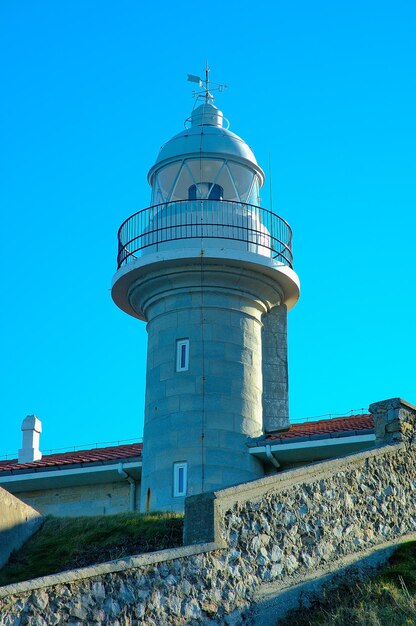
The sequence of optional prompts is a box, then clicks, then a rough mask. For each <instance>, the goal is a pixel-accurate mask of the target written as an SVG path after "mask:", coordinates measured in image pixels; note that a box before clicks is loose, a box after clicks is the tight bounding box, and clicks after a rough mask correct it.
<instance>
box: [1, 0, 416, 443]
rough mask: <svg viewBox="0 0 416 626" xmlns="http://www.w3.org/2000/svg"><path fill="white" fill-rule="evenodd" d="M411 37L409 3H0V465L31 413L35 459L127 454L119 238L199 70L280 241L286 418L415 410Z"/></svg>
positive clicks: (139, 401) (136, 365)
mask: <svg viewBox="0 0 416 626" xmlns="http://www.w3.org/2000/svg"><path fill="white" fill-rule="evenodd" d="M415 18H416V4H415V2H414V1H413V0H408V1H406V0H396V2H391V1H389V2H386V1H383V0H373V1H366V0H360V1H358V0H348V1H347V0H341V1H339V2H338V1H337V2H333V1H332V0H331V1H330V0H327V1H325V2H324V1H322V0H316V1H315V2H310V1H309V0H302V1H299V0H293V1H291V2H288V1H282V0H277V1H273V2H272V1H269V2H264V1H261V0H260V1H259V2H256V3H253V2H245V1H242V2H241V1H239V2H227V1H226V2H223V3H219V4H218V3H217V4H215V3H214V4H211V5H209V4H208V5H207V3H198V2H180V1H179V2H166V1H162V2H160V3H149V2H138V1H133V0H128V1H120V2H116V3H115V2H108V1H105V0H100V1H98V0H91V1H87V2H80V1H78V0H75V1H71V2H69V1H66V0H64V1H62V2H52V1H49V2H48V1H46V2H45V1H42V0H39V1H37V2H33V1H19V0H17V1H16V2H11V1H10V0H4V1H3V2H2V3H1V6H0V52H1V58H2V64H1V69H0V90H1V92H2V94H1V98H0V126H1V129H0V133H1V154H0V166H1V172H0V176H1V190H0V202H1V209H2V211H1V215H2V229H1V248H0V249H1V254H2V259H1V267H2V285H1V298H2V305H1V317H2V323H1V353H2V359H1V373H0V376H1V378H0V380H1V393H0V414H1V425H2V426H1V427H2V437H1V444H0V454H2V453H6V452H13V451H16V450H17V449H18V448H19V447H20V443H21V434H20V424H21V421H22V419H23V418H24V416H25V415H26V414H28V413H36V414H37V415H38V416H39V418H40V419H41V420H42V422H43V427H44V433H43V436H42V440H41V443H42V448H43V449H48V448H52V447H61V446H69V445H71V444H82V443H89V442H94V441H106V440H107V441H108V440H116V439H128V438H133V437H138V436H140V435H141V432H142V421H143V400H144V380H145V353H146V331H145V325H144V324H143V323H140V322H138V321H137V320H134V319H132V318H129V317H128V316H127V315H125V314H124V313H122V312H121V311H119V310H118V309H117V308H116V306H115V305H114V304H113V302H112V300H111V298H110V291H109V289H110V285H111V278H112V275H113V273H114V271H115V261H116V233H117V228H118V226H119V225H120V223H121V222H122V221H123V220H124V219H125V218H126V217H128V216H129V215H130V214H131V213H133V212H134V211H136V210H138V209H140V208H143V207H145V206H148V204H149V202H150V190H149V188H148V185H147V181H146V174H147V171H148V169H149V167H150V166H151V165H152V164H153V162H154V160H155V158H156V155H157V152H158V149H159V147H160V145H161V144H162V143H163V142H164V141H166V140H167V139H169V138H170V137H171V136H173V135H174V134H176V133H177V132H179V131H180V130H181V129H182V128H183V121H184V119H185V118H186V117H187V116H188V115H189V113H190V111H191V108H192V105H193V101H192V97H191V92H192V88H193V86H192V84H191V83H187V82H186V74H187V73H188V72H189V73H194V74H198V73H200V72H202V70H203V66H204V62H205V59H206V58H208V59H209V63H210V65H211V67H212V68H213V72H212V78H213V80H218V81H220V82H226V83H227V84H229V85H230V88H229V89H228V90H227V91H226V92H225V93H223V94H220V96H219V97H218V98H217V100H216V104H217V105H218V106H219V107H220V108H221V109H222V110H223V111H224V114H225V115H226V116H227V117H228V118H229V119H230V121H231V130H233V131H234V132H236V133H237V134H239V135H240V136H242V137H243V138H244V139H245V140H246V141H247V142H248V143H249V144H250V146H251V147H252V148H253V150H254V152H255V154H256V156H257V160H258V161H259V163H260V165H262V166H263V168H264V169H265V170H266V174H268V161H269V153H270V154H271V160H272V174H273V177H272V178H273V208H274V210H275V211H277V212H278V213H279V214H280V215H282V216H283V217H284V218H285V219H287V220H288V221H289V223H290V224H291V225H292V228H293V231H294V255H295V269H296V271H297V272H298V274H299V276H300V279H301V285H302V292H301V299H300V301H299V303H298V305H297V307H296V308H295V309H294V310H293V311H292V312H291V314H290V321H289V351H290V352H289V357H290V402H291V415H292V417H293V418H300V417H303V416H310V415H319V414H323V413H330V412H331V413H342V412H345V411H348V410H349V409H353V408H354V409H355V408H359V407H367V406H368V405H369V404H370V403H371V402H374V401H376V400H382V399H385V398H388V397H392V396H401V397H404V398H405V399H407V400H408V401H410V402H412V401H413V402H414V403H416V384H415V383H416V380H415V361H416V339H415V312H416V297H415V270H416V261H415V225H416V220H415V205H416V191H415V173H416V172H415V169H416V159H415V145H416V121H415V120H416V116H415V110H416V106H415V92H416V87H415V71H414V68H415V60H416V37H415V31H416V19H415ZM265 187H266V189H265V191H264V193H263V194H262V195H263V205H264V206H268V205H269V193H268V182H266V186H265Z"/></svg>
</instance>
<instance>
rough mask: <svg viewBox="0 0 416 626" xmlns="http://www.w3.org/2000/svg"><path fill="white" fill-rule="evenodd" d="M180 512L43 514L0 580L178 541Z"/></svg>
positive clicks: (170, 545)
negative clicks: (99, 514)
mask: <svg viewBox="0 0 416 626" xmlns="http://www.w3.org/2000/svg"><path fill="white" fill-rule="evenodd" d="M182 529H183V515H180V514H178V513H149V514H145V515H144V514H138V513H121V514H119V515H106V516H99V517H60V518H58V517H47V518H46V519H45V521H44V523H43V525H42V527H41V528H40V530H38V532H37V533H35V535H33V537H31V538H30V539H29V540H28V541H27V542H26V543H25V544H24V545H23V546H22V548H20V550H17V551H15V552H13V553H12V554H11V556H10V559H9V561H8V563H7V564H6V565H5V566H4V567H3V569H2V570H0V585H8V584H10V583H15V582H19V581H22V580H29V579H31V578H36V577H38V576H46V575H48V574H55V573H57V572H62V571H65V570H69V569H75V568H78V567H85V566H87V565H93V564H95V563H102V562H104V561H112V560H114V559H118V558H122V557H125V556H128V555H132V554H143V553H145V552H153V551H155V550H163V549H165V548H174V547H176V546H180V545H182Z"/></svg>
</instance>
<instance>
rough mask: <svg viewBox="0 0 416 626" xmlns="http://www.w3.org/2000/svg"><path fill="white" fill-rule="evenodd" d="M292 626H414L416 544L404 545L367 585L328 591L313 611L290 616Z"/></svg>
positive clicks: (288, 625)
mask: <svg viewBox="0 0 416 626" xmlns="http://www.w3.org/2000/svg"><path fill="white" fill-rule="evenodd" d="M281 624H285V625H287V626H291V625H292V624H293V625H295V624H296V626H415V624H416V542H413V541H412V542H408V543H404V544H403V545H402V546H400V547H399V548H398V549H397V550H396V552H395V553H394V554H393V555H392V556H391V557H390V559H389V560H388V562H387V564H386V565H385V566H384V567H383V568H382V570H381V571H380V572H379V573H378V574H377V575H376V576H374V577H373V578H372V579H370V580H368V581H367V582H360V583H352V584H349V583H348V581H346V582H345V584H342V585H340V586H339V587H337V588H336V589H331V590H328V591H326V592H325V593H324V594H323V596H322V598H320V600H319V602H317V603H316V604H315V605H314V606H313V607H311V608H305V609H300V610H297V611H293V612H291V613H290V614H289V615H288V616H287V617H286V619H284V620H283V621H282V622H281Z"/></svg>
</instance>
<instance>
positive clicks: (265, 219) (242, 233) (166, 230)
mask: <svg viewBox="0 0 416 626" xmlns="http://www.w3.org/2000/svg"><path fill="white" fill-rule="evenodd" d="M192 239H193V240H195V239H204V240H205V239H210V240H212V239H223V240H228V241H229V244H228V245H229V246H230V248H232V249H236V248H238V249H240V250H242V249H244V250H246V251H248V252H255V253H257V254H260V255H262V256H268V257H270V258H273V259H276V260H277V261H279V262H281V263H283V264H284V265H288V266H289V267H292V264H293V256H292V230H291V228H290V226H289V224H288V223H287V222H286V221H285V220H284V219H282V218H281V217H279V216H278V215H276V214H275V213H273V212H272V211H269V210H268V209H264V208H262V207H258V206H255V205H253V204H245V203H243V202H234V201H231V200H177V201H174V202H167V203H164V204H158V205H155V206H151V207H148V208H146V209H142V210H141V211H138V212H137V213H134V215H131V216H130V217H129V218H128V219H127V220H125V222H123V224H122V225H121V226H120V228H119V231H118V256H117V267H118V268H120V267H122V266H123V265H126V264H128V263H131V262H133V261H135V260H137V259H138V258H140V257H141V256H142V255H143V254H146V252H153V251H154V252H158V251H160V250H165V249H167V248H169V242H173V241H178V240H192ZM231 242H234V243H231ZM235 242H239V243H237V244H236V243H235ZM183 245H185V246H186V245H192V242H188V244H183ZM176 248H177V249H178V248H179V246H176Z"/></svg>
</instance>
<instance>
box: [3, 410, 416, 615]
mask: <svg viewBox="0 0 416 626" xmlns="http://www.w3.org/2000/svg"><path fill="white" fill-rule="evenodd" d="M402 408H403V404H400V405H399V406H398V408H396V411H398V412H399V411H400V410H401V409H402ZM406 411H408V412H409V416H410V417H412V418H413V417H414V416H415V415H416V412H415V411H416V409H414V408H413V407H411V405H408V406H406ZM409 416H408V417H409ZM393 421H394V420H393ZM406 423H408V420H407V419H406ZM396 432H399V433H400V431H396ZM402 436H403V437H404V439H403V440H400V441H398V442H396V443H395V444H394V445H385V446H380V447H379V448H377V449H375V450H371V451H368V452H361V453H359V454H354V455H350V456H347V457H344V458H340V459H336V460H330V461H325V462H321V463H317V464H314V465H310V466H308V467H304V468H301V469H295V470H289V471H287V472H282V473H280V474H276V475H274V476H269V477H266V478H262V479H260V480H256V481H252V482H250V483H246V484H242V485H238V486H235V487H230V488H228V489H224V490H221V491H218V492H214V493H210V494H204V495H201V496H194V497H192V498H189V499H188V501H187V510H186V528H185V536H186V538H187V539H188V541H189V542H202V541H204V540H208V541H210V543H199V544H197V545H188V546H185V547H183V548H179V549H175V550H165V551H161V552H157V553H154V554H150V555H143V556H138V557H131V558H128V559H124V560H120V561H114V562H112V563H107V564H102V565H99V566H96V567H92V568H85V569H83V570H78V571H75V572H66V573H63V574H60V575H58V576H49V577H47V578H44V579H38V580H34V581H29V582H27V583H20V584H18V585H11V586H8V587H3V588H0V597H2V606H1V607H0V625H1V626H10V625H12V624H13V626H26V625H27V626H32V625H35V624H36V626H44V625H45V624H70V625H71V626H80V625H81V624H96V625H110V624H111V626H133V625H134V626H139V625H143V626H164V625H168V624H171V625H174V626H184V625H187V624H189V625H192V626H194V625H197V624H203V625H205V626H215V625H219V626H239V625H242V624H247V625H251V624H259V625H260V624H262V625H264V624H265V621H264V617H261V618H258V615H259V613H258V610H257V609H258V603H259V598H261V595H262V593H266V592H267V593H268V594H269V596H270V595H274V596H275V597H276V598H279V597H282V596H281V595H280V596H279V594H281V592H282V590H285V589H288V588H291V587H293V585H296V584H299V583H302V582H303V581H305V580H308V579H311V578H313V577H314V576H315V577H316V576H317V575H322V574H325V573H326V574H327V573H329V572H331V571H336V570H338V569H339V568H340V567H341V566H343V565H345V563H346V562H347V561H348V560H351V559H358V560H359V559H361V558H362V557H363V556H364V555H368V554H369V553H371V552H372V551H374V550H377V549H378V548H379V547H381V546H386V545H391V543H392V542H395V541H398V540H403V539H404V538H407V537H409V536H414V535H413V533H415V532H416V457H415V447H414V445H413V444H412V443H411V441H412V439H413V436H411V434H410V433H409V432H408V429H407V427H406V428H405V432H404V433H402ZM277 602H279V600H277ZM282 602H284V601H283V600H282V601H281V603H282ZM277 608H278V607H277ZM280 609H282V607H280ZM256 616H257V617H256ZM272 618H273V616H272ZM270 623H272V622H270Z"/></svg>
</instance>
